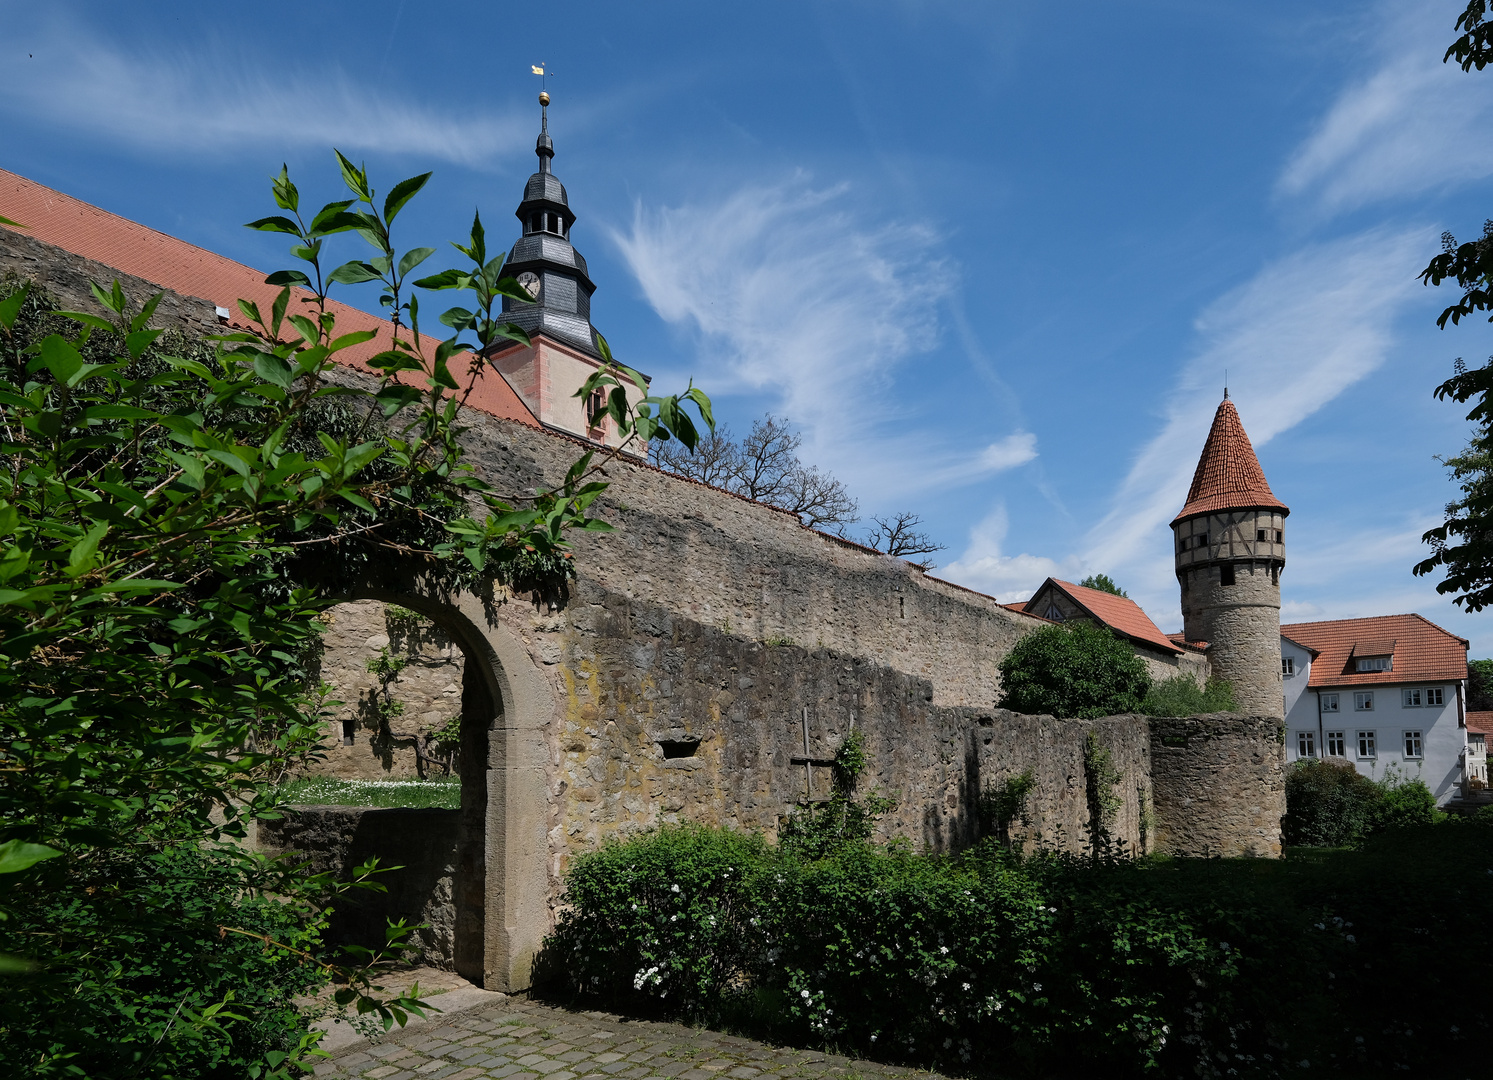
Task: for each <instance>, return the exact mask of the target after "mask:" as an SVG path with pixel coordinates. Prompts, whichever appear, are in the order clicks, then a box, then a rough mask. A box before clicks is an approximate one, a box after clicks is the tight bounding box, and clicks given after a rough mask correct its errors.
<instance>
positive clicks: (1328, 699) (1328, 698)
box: [1321, 694, 1338, 713]
mask: <svg viewBox="0 0 1493 1080" xmlns="http://www.w3.org/2000/svg"><path fill="white" fill-rule="evenodd" d="M1321 701H1322V711H1323V712H1325V713H1328V712H1337V711H1338V702H1337V695H1336V694H1322V695H1321Z"/></svg>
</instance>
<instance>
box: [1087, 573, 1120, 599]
mask: <svg viewBox="0 0 1493 1080" xmlns="http://www.w3.org/2000/svg"><path fill="white" fill-rule="evenodd" d="M1079 584H1080V585H1082V586H1083V587H1084V588H1085V589H1098V590H1099V591H1100V592H1107V593H1109V594H1111V595H1112V596H1124V597H1127V598H1128V597H1129V596H1130V594H1129V593H1128V592H1126V591H1125V590H1124V589H1122V588H1120V587H1119V586H1118V585H1116V584H1115V580H1114V578H1112V577H1110V576H1109V575H1108V574H1090V575H1089V576H1088V577H1086V578H1084V579H1083V580H1082V581H1080V582H1079Z"/></svg>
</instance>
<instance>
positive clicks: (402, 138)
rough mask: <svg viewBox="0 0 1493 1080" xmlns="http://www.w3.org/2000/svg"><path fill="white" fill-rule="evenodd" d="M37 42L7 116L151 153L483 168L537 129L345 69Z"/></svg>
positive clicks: (18, 71)
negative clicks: (306, 150) (364, 159)
mask: <svg viewBox="0 0 1493 1080" xmlns="http://www.w3.org/2000/svg"><path fill="white" fill-rule="evenodd" d="M39 40H40V42H41V43H40V44H38V45H35V46H33V47H32V48H33V49H34V50H35V51H36V52H38V53H40V54H41V57H40V58H39V59H38V60H22V61H19V62H16V61H9V62H7V63H5V64H3V65H0V110H5V111H10V112H12V113H16V114H20V115H23V116H25V117H26V118H28V119H32V120H35V119H38V118H40V119H44V120H46V121H49V122H50V123H52V124H54V125H57V126H59V127H62V128H64V129H67V130H72V131H78V132H86V133H88V134H89V135H90V136H93V137H98V138H103V139H109V140H112V141H116V142H119V143H123V144H125V145H127V146H130V147H134V148H138V149H140V150H146V151H150V152H152V153H161V152H165V153H178V154H194V155H210V154H218V153H229V152H233V151H237V150H240V149H242V148H243V147H244V146H245V145H262V144H269V145H272V146H275V147H287V146H317V147H325V146H332V145H335V146H337V147H339V148H341V149H343V150H344V151H347V152H349V153H357V152H363V153H367V152H388V153H398V154H409V155H411V156H414V157H419V158H423V159H426V160H429V159H432V158H433V159H436V160H442V161H450V162H457V163H462V164H467V165H478V164H490V163H491V162H493V161H494V160H495V159H497V158H498V157H500V156H501V155H503V154H505V153H511V152H513V151H514V150H516V149H517V148H518V147H519V146H520V145H521V144H522V143H523V142H524V141H525V138H526V136H527V135H529V134H530V132H531V129H532V127H533V118H532V117H530V116H527V115H523V116H520V115H519V114H518V113H517V112H503V111H495V110H493V109H492V108H490V107H486V108H483V107H479V108H477V109H474V110H473V109H466V108H463V109H462V110H461V111H459V112H458V111H454V110H451V109H443V108H439V107H433V106H427V105H421V104H418V103H415V102H413V101H411V100H410V99H409V95H408V94H407V93H403V94H401V93H399V92H395V91H391V90H387V89H384V88H382V87H379V86H375V85H370V84H368V83H366V82H364V81H360V80H359V79H357V78H355V77H353V76H352V75H349V74H348V73H347V72H346V71H344V70H342V69H340V68H338V67H337V66H336V65H335V64H327V65H326V66H324V67H322V68H320V69H319V70H317V71H316V73H314V74H306V73H303V72H298V71H296V70H295V69H293V68H290V67H287V66H285V64H284V63H283V60H282V54H276V55H275V56H273V57H271V56H266V55H262V54H260V55H250V54H249V53H247V52H246V51H244V50H243V49H241V48H238V47H231V46H224V45H221V44H214V43H191V44H190V45H189V46H183V45H178V46H177V47H176V48H173V49H172V50H171V51H169V52H167V51H166V50H165V49H160V48H144V49H141V48H132V47H124V46H121V45H119V44H113V43H110V44H105V43H103V42H100V41H97V40H95V39H93V38H92V37H91V36H90V35H89V34H88V32H87V31H86V30H85V29H84V28H82V27H80V26H77V25H71V24H66V23H58V24H56V25H55V26H54V27H53V28H52V29H51V30H49V31H46V32H44V33H42V34H41V35H40V37H39Z"/></svg>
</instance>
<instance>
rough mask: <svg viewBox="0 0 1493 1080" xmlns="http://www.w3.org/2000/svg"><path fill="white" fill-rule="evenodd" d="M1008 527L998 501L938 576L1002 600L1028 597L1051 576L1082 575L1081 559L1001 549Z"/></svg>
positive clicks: (1078, 576)
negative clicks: (957, 554) (964, 545)
mask: <svg viewBox="0 0 1493 1080" xmlns="http://www.w3.org/2000/svg"><path fill="white" fill-rule="evenodd" d="M1009 529H1010V519H1009V517H1008V516H1007V514H1006V508H1005V506H1004V505H997V506H996V507H995V509H994V510H992V511H991V512H990V513H989V514H987V515H986V516H985V519H984V520H983V521H981V522H980V523H979V524H978V525H976V526H975V527H974V528H973V529H971V530H970V532H969V544H968V545H967V546H966V547H965V549H964V552H963V554H961V555H960V556H959V558H957V559H955V560H954V561H953V562H951V563H949V564H948V565H947V566H945V567H943V568H941V569H940V570H939V571H938V576H939V577H941V578H947V579H948V580H949V581H952V582H955V583H957V584H959V585H963V586H965V587H966V588H970V589H977V590H979V591H980V592H983V593H988V594H989V595H991V596H994V597H995V598H996V599H997V600H1000V601H1002V602H1003V603H1014V602H1016V601H1017V600H1026V599H1029V598H1030V597H1031V595H1032V593H1034V592H1036V590H1037V586H1038V585H1040V584H1042V582H1044V581H1046V580H1047V579H1048V578H1050V577H1056V578H1063V579H1064V580H1076V579H1078V578H1082V577H1084V576H1085V573H1086V572H1085V571H1084V569H1083V566H1082V564H1081V562H1080V561H1079V560H1078V559H1077V558H1075V557H1069V558H1067V559H1064V560H1062V561H1061V562H1060V561H1058V560H1057V559H1050V558H1047V557H1046V556H1043V555H1027V554H1020V555H1007V554H1005V553H1004V552H1003V551H1002V550H1001V549H1002V547H1003V546H1004V544H1005V540H1006V534H1007V532H1008V531H1009Z"/></svg>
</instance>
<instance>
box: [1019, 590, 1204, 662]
mask: <svg viewBox="0 0 1493 1080" xmlns="http://www.w3.org/2000/svg"><path fill="white" fill-rule="evenodd" d="M1049 585H1050V586H1053V587H1054V588H1057V589H1060V590H1062V592H1064V593H1065V594H1067V596H1068V599H1070V600H1072V601H1073V602H1074V603H1075V604H1077V605H1078V606H1079V607H1080V608H1081V609H1082V610H1083V611H1084V612H1085V613H1087V614H1088V615H1089V616H1091V617H1092V618H1093V619H1095V620H1096V621H1097V622H1101V623H1103V624H1104V625H1105V626H1107V627H1109V628H1110V629H1111V630H1113V631H1115V632H1116V633H1119V634H1123V635H1124V636H1125V637H1127V638H1130V639H1131V640H1132V641H1138V642H1140V643H1141V644H1144V645H1149V646H1151V647H1152V648H1155V649H1160V650H1162V651H1163V652H1168V653H1179V652H1181V651H1182V650H1181V649H1180V648H1178V647H1177V645H1176V644H1175V643H1173V642H1172V640H1171V639H1170V638H1168V637H1167V636H1166V635H1165V634H1163V633H1162V632H1161V630H1160V628H1159V627H1157V625H1156V624H1155V623H1153V622H1152V621H1151V619H1150V617H1149V616H1148V615H1146V613H1145V612H1144V611H1142V610H1141V608H1140V605H1139V604H1137V603H1136V602H1135V601H1134V600H1131V599H1130V598H1129V597H1127V596H1116V595H1115V594H1114V593H1108V592H1105V591H1104V590H1103V589H1090V588H1088V587H1086V586H1084V585H1075V584H1073V583H1072V582H1071V581H1060V580H1058V579H1057V578H1048V579H1047V580H1046V581H1044V582H1043V583H1042V584H1041V585H1040V586H1038V588H1037V591H1036V592H1034V593H1032V598H1031V599H1030V600H1028V601H1027V602H1026V604H1025V605H1024V607H1023V611H1024V612H1025V613H1026V614H1028V615H1036V614H1038V612H1036V611H1034V610H1032V605H1033V604H1034V603H1036V601H1037V597H1039V596H1041V595H1042V593H1043V590H1045V589H1046V588H1047V587H1048V586H1049Z"/></svg>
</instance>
